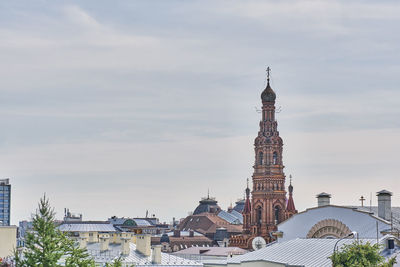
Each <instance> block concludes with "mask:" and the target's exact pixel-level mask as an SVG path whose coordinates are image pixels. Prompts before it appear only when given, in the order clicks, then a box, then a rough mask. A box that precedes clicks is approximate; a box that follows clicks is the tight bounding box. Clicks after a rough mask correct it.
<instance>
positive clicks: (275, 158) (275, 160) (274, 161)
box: [272, 152, 278, 165]
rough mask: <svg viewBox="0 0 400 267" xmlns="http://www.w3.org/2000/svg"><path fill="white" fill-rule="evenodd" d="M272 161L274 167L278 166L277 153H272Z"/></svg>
mask: <svg viewBox="0 0 400 267" xmlns="http://www.w3.org/2000/svg"><path fill="white" fill-rule="evenodd" d="M272 159H273V163H274V165H278V153H276V152H274V154H273V156H272Z"/></svg>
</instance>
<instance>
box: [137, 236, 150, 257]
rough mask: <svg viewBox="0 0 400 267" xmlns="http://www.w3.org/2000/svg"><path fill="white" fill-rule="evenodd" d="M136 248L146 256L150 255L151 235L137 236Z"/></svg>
mask: <svg viewBox="0 0 400 267" xmlns="http://www.w3.org/2000/svg"><path fill="white" fill-rule="evenodd" d="M136 250H138V251H139V252H140V253H142V254H143V255H144V256H147V257H148V256H150V254H151V237H150V235H146V234H140V235H137V237H136Z"/></svg>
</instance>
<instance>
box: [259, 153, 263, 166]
mask: <svg viewBox="0 0 400 267" xmlns="http://www.w3.org/2000/svg"><path fill="white" fill-rule="evenodd" d="M258 164H259V165H263V164H264V153H262V152H260V153H258Z"/></svg>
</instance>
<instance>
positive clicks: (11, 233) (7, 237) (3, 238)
mask: <svg viewBox="0 0 400 267" xmlns="http://www.w3.org/2000/svg"><path fill="white" fill-rule="evenodd" d="M16 247H17V226H13V225H12V226H0V258H5V257H9V256H12V255H13V250H14V248H16Z"/></svg>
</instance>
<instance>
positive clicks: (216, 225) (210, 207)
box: [177, 194, 243, 246]
mask: <svg viewBox="0 0 400 267" xmlns="http://www.w3.org/2000/svg"><path fill="white" fill-rule="evenodd" d="M242 224H243V215H242V214H241V213H240V212H238V211H237V210H236V209H234V208H232V209H231V208H229V209H228V211H224V210H222V209H221V208H220V207H219V205H218V202H217V200H216V199H215V198H214V197H210V195H209V194H208V195H207V197H204V198H202V199H201V200H200V201H199V205H198V206H197V207H196V209H195V210H194V212H193V214H192V215H189V216H187V217H186V218H184V219H183V220H181V222H180V223H179V225H178V226H177V229H178V230H180V231H187V232H189V231H195V232H198V233H201V234H203V235H205V236H206V237H207V238H209V239H211V240H212V241H213V244H214V245H215V246H218V245H223V244H222V241H223V242H225V244H227V245H229V240H228V239H229V237H230V236H232V235H237V234H240V233H241V232H242ZM218 229H220V230H219V231H218ZM222 229H223V230H222ZM217 232H219V233H218V234H217ZM222 236H223V238H221V237H222ZM224 239H227V240H224Z"/></svg>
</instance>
